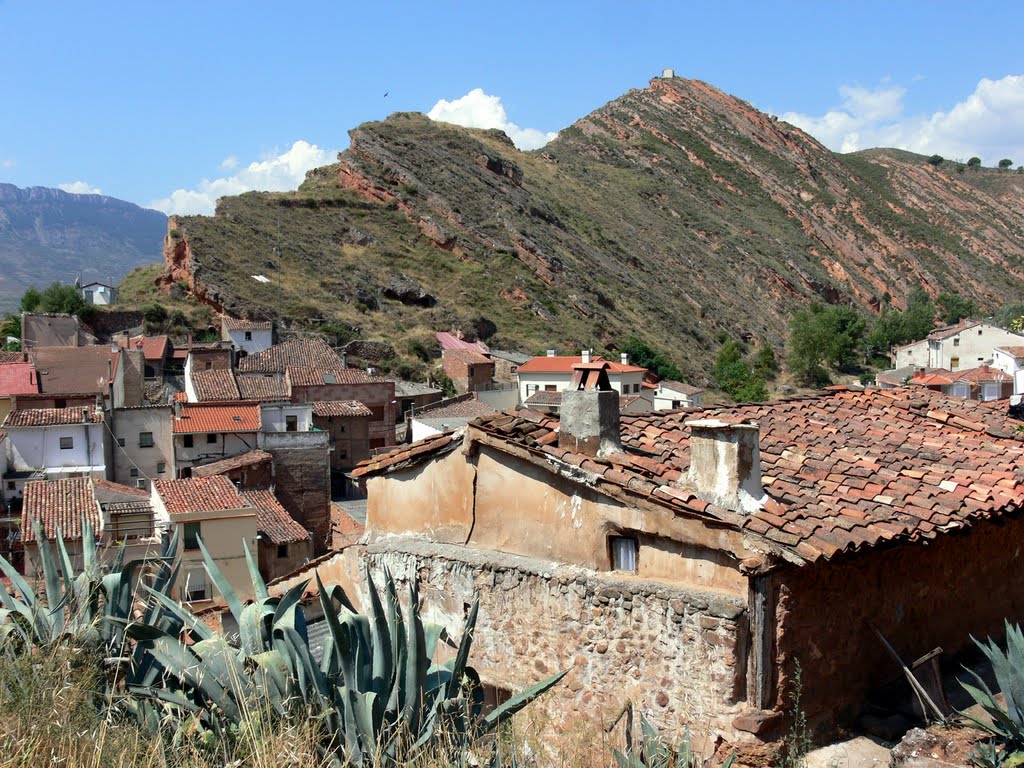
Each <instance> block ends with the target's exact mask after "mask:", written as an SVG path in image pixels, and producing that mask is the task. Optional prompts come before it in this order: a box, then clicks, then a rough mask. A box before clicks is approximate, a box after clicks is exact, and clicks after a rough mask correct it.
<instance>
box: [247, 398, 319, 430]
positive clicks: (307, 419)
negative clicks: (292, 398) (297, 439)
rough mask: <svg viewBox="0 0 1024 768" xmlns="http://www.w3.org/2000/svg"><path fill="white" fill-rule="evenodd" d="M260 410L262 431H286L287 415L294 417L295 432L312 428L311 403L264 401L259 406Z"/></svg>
mask: <svg viewBox="0 0 1024 768" xmlns="http://www.w3.org/2000/svg"><path fill="white" fill-rule="evenodd" d="M260 412H261V413H260V418H261V420H262V423H263V431H264V432H286V431H287V425H288V423H287V420H286V419H287V417H288V416H295V417H296V420H297V422H298V424H297V426H298V428H297V429H296V431H297V432H309V430H311V429H312V428H313V405H312V404H311V403H265V404H263V405H261V406H260Z"/></svg>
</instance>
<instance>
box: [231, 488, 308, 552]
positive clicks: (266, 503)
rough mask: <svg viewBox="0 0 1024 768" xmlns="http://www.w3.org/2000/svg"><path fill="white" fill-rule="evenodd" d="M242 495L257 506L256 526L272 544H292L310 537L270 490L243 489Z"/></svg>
mask: <svg viewBox="0 0 1024 768" xmlns="http://www.w3.org/2000/svg"><path fill="white" fill-rule="evenodd" d="M242 497H243V498H244V499H245V500H246V501H248V502H249V504H250V505H251V506H253V507H255V508H256V528H257V530H258V531H259V532H260V534H261V535H263V536H264V537H266V539H267V540H268V541H269V542H270V543H271V544H290V543H292V542H295V541H306V540H307V539H308V538H309V532H308V531H307V530H306V529H305V528H303V527H302V526H301V525H299V523H298V522H296V521H295V520H294V519H292V516H291V515H289V514H288V512H287V511H286V510H285V508H284V507H282V506H281V502H279V501H278V500H277V498H276V497H275V496H274V494H273V493H271V492H270V491H242Z"/></svg>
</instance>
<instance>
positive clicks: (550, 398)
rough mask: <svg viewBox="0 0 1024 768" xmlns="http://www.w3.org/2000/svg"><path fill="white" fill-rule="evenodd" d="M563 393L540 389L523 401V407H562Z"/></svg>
mask: <svg viewBox="0 0 1024 768" xmlns="http://www.w3.org/2000/svg"><path fill="white" fill-rule="evenodd" d="M561 403H562V393H561V392H548V391H547V390H543V389H539V390H537V391H536V392H534V393H533V394H532V395H530V396H529V397H528V398H526V399H525V400H524V401H523V405H561Z"/></svg>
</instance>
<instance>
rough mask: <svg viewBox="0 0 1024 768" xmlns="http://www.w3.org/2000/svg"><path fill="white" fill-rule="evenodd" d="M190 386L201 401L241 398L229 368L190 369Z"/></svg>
mask: <svg viewBox="0 0 1024 768" xmlns="http://www.w3.org/2000/svg"><path fill="white" fill-rule="evenodd" d="M192 387H193V388H194V389H195V391H196V397H197V398H198V399H199V402H201V403H202V402H225V401H228V400H239V399H241V396H240V395H239V393H238V385H237V384H235V374H234V373H232V372H231V371H230V370H210V371H192Z"/></svg>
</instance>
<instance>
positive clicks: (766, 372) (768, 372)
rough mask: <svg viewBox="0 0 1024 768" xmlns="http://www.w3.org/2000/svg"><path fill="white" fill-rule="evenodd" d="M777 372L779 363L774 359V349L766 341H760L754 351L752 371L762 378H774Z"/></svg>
mask: <svg viewBox="0 0 1024 768" xmlns="http://www.w3.org/2000/svg"><path fill="white" fill-rule="evenodd" d="M778 372H779V364H778V362H777V361H776V359H775V350H774V349H773V348H772V345H771V344H769V343H768V342H767V341H762V342H761V344H760V345H759V346H758V348H757V352H755V353H754V373H756V374H757V375H758V376H760V377H761V378H763V379H774V378H775V374H776V373H778Z"/></svg>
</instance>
